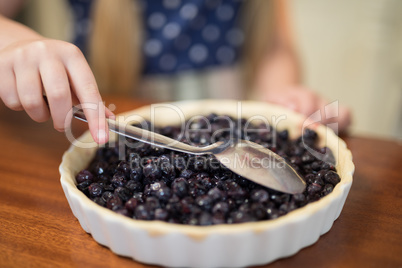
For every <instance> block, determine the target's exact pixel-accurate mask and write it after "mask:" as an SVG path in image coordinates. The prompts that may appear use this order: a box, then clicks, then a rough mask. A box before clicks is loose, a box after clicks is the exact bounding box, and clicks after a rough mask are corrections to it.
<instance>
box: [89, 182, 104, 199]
mask: <svg viewBox="0 0 402 268" xmlns="http://www.w3.org/2000/svg"><path fill="white" fill-rule="evenodd" d="M88 192H89V196H90V197H99V196H101V195H102V193H103V187H102V186H101V185H100V184H99V183H92V184H91V185H89V186H88Z"/></svg>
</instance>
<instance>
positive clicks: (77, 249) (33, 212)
mask: <svg viewBox="0 0 402 268" xmlns="http://www.w3.org/2000/svg"><path fill="white" fill-rule="evenodd" d="M107 103H108V104H110V103H115V104H116V105H117V110H116V112H117V113H118V112H123V111H126V110H130V109H133V108H136V107H138V106H139V105H140V104H141V103H139V102H135V101H133V100H124V101H123V100H120V99H108V101H107ZM73 124H74V128H73V129H74V133H76V134H77V135H78V134H80V133H82V132H83V131H84V130H85V128H86V125H85V124H84V123H79V122H77V121H76V120H75V121H74V123H73ZM345 140H346V143H347V144H348V146H349V147H350V149H351V150H352V153H353V157H354V162H355V165H356V172H355V175H354V182H353V186H352V189H351V191H350V193H349V196H348V199H347V201H346V204H345V206H344V209H343V211H342V213H341V216H340V217H339V218H338V220H336V221H335V223H334V225H333V227H332V229H331V230H330V232H328V233H327V234H325V235H323V236H322V237H321V238H320V239H319V241H318V242H317V243H315V244H314V245H312V246H310V247H308V248H305V249H302V250H301V251H300V252H299V253H298V254H296V255H294V256H292V257H289V258H285V259H281V260H278V261H276V262H274V263H271V264H270V265H267V266H266V267H396V268H397V267H402V145H401V144H400V143H399V144H398V143H397V142H395V141H389V140H379V139H373V138H364V137H346V138H345ZM68 147H69V142H68V140H67V139H66V137H65V136H64V134H63V133H58V132H56V131H55V130H53V128H52V124H51V122H48V123H45V124H38V123H35V122H33V121H32V120H30V119H29V118H28V117H27V116H26V114H25V113H24V112H14V111H11V110H8V109H7V108H6V107H5V106H4V105H3V104H2V103H0V267H43V266H45V267H150V266H147V265H144V264H140V263H137V262H134V261H133V260H131V259H129V258H123V257H119V256H116V255H115V254H113V253H112V252H111V251H110V250H109V249H108V248H106V247H103V246H100V245H99V244H97V243H96V242H95V241H94V240H93V239H92V237H91V236H90V235H89V234H87V233H85V232H84V231H83V229H82V228H81V226H80V225H79V223H78V221H77V220H76V218H75V217H74V216H73V214H72V212H71V210H70V208H69V206H68V203H67V200H66V198H65V196H64V193H63V190H62V188H61V185H60V182H59V178H60V176H59V171H58V166H59V164H60V161H61V156H62V154H63V153H64V151H65V150H66V149H67V148H68Z"/></svg>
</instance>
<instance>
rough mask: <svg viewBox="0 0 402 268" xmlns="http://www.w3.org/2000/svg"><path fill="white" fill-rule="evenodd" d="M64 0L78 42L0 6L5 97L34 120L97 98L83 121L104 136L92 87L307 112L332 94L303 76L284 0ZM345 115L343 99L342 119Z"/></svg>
mask: <svg viewBox="0 0 402 268" xmlns="http://www.w3.org/2000/svg"><path fill="white" fill-rule="evenodd" d="M21 1H22V0H19V1H4V0H3V1H2V0H0V13H2V14H4V15H5V16H7V15H11V14H12V13H13V11H15V10H16V9H17V8H18V5H20V2H21ZM70 3H71V5H72V7H73V11H74V14H75V16H74V17H75V19H76V23H77V24H76V26H77V27H76V29H78V30H79V31H78V32H77V38H76V44H77V46H78V47H79V48H78V47H77V46H76V45H73V44H71V43H68V42H63V41H59V40H52V39H48V38H45V37H43V36H41V35H39V34H38V33H36V32H34V31H32V30H31V29H29V28H27V27H26V26H23V25H21V24H19V23H16V22H14V21H11V20H10V19H7V18H6V17H5V16H0V97H1V99H2V100H3V102H4V103H5V104H6V105H7V106H8V107H9V108H11V109H13V110H25V111H26V112H27V113H28V115H29V116H30V117H31V118H32V119H33V120H35V121H38V122H42V121H45V120H47V119H48V118H49V117H50V116H51V117H52V119H53V122H54V127H55V129H57V130H59V131H63V130H64V123H65V122H69V121H70V119H71V114H69V111H70V109H71V106H72V105H73V104H76V103H81V104H85V103H87V104H88V103H91V104H96V106H95V107H96V109H89V108H87V109H84V111H85V114H86V116H87V118H88V121H89V128H90V131H91V133H92V136H93V137H94V139H95V141H97V142H99V143H104V142H106V141H107V139H108V129H107V125H106V121H105V117H107V116H111V113H110V112H109V111H107V110H106V109H105V107H104V105H103V104H102V99H101V96H100V94H99V91H98V88H100V89H101V91H102V92H106V93H112V94H124V95H132V96H135V97H137V98H147V99H150V100H153V101H160V100H178V99H188V98H211V97H212V98H239V99H243V98H251V97H253V98H258V99H259V100H264V101H268V102H273V103H277V104H281V105H284V106H286V107H289V108H291V109H293V110H296V111H298V112H300V113H302V114H304V115H306V116H308V115H311V114H312V113H313V112H315V111H316V110H318V109H320V108H323V107H324V106H325V105H326V104H327V103H328V102H327V101H325V100H324V99H322V98H320V97H319V96H317V95H316V94H315V93H314V92H313V91H311V90H309V89H308V88H305V87H303V86H301V85H300V71H299V66H298V63H297V60H296V56H295V50H294V47H293V42H292V35H291V33H290V31H289V26H288V20H287V8H286V1H283V0H270V1H266V0H253V1H241V0H205V1H200V0H187V1H183V0H182V1H180V0H164V1H162V0H161V1H145V0H119V1H110V0H97V1H90V0H85V1H83V0H70ZM89 19H90V20H89ZM81 50H82V51H84V52H85V56H84V54H83V53H82V52H81ZM86 58H88V59H89V62H90V64H91V67H92V69H91V68H90V67H89V66H90V65H89V64H88V63H87V60H86ZM92 71H93V73H94V74H95V75H94V74H93V73H92ZM95 77H96V80H95ZM43 94H46V96H47V99H48V102H49V108H50V112H49V109H48V107H47V105H46V103H45V102H44V100H43ZM349 122H350V114H349V111H348V110H347V109H345V108H340V109H339V116H338V123H339V129H340V130H341V131H342V130H344V129H346V127H347V126H348V125H349Z"/></svg>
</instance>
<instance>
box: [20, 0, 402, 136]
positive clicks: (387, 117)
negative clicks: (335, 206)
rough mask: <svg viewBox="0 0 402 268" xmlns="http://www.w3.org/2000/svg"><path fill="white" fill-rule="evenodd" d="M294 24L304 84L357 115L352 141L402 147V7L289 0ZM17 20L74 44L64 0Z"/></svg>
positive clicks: (48, 0)
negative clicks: (387, 141) (384, 141)
mask: <svg viewBox="0 0 402 268" xmlns="http://www.w3.org/2000/svg"><path fill="white" fill-rule="evenodd" d="M290 17H291V24H292V26H293V31H294V34H295V39H296V42H297V48H298V51H299V56H300V58H301V63H302V67H303V77H304V81H305V85H307V86H309V87H311V88H313V89H315V90H316V91H317V92H319V93H320V94H321V95H322V96H325V97H327V98H328V99H331V100H339V102H340V103H341V104H343V105H346V106H349V107H350V108H351V109H352V111H353V127H352V131H351V132H352V134H359V135H365V136H377V137H383V138H393V139H399V140H400V141H402V1H401V0H354V1H346V0H343V1H334V0H290ZM19 19H20V20H21V21H22V22H24V23H25V24H27V25H29V26H30V27H31V28H33V29H35V30H36V31H38V32H40V33H41V34H43V35H44V36H47V37H51V38H57V39H62V40H67V41H70V40H71V37H72V33H73V29H72V24H71V14H70V10H69V5H68V3H67V1H66V0H32V1H29V3H28V5H27V6H26V8H25V9H24V10H23V12H22V14H21V15H20V16H19ZM81 30H85V29H81Z"/></svg>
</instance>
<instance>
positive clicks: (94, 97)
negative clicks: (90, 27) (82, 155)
mask: <svg viewBox="0 0 402 268" xmlns="http://www.w3.org/2000/svg"><path fill="white" fill-rule="evenodd" d="M73 54H74V55H72V56H71V57H68V59H67V60H66V61H65V65H66V68H67V72H68V77H69V81H70V85H71V87H72V90H73V91H74V93H75V95H76V96H77V98H78V100H79V101H80V103H81V105H82V108H83V110H84V113H85V116H86V118H87V120H88V125H89V130H90V132H91V134H92V137H93V138H94V140H95V141H96V142H98V143H101V144H102V143H105V142H107V140H108V139H109V131H108V126H107V123H106V111H105V106H104V104H103V102H102V98H101V96H100V94H99V91H98V86H97V84H96V81H95V78H94V76H93V74H92V71H91V69H90V68H89V66H88V64H87V62H86V61H85V58H84V56H83V55H82V53H81V52H78V51H75V52H74V53H73Z"/></svg>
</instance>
